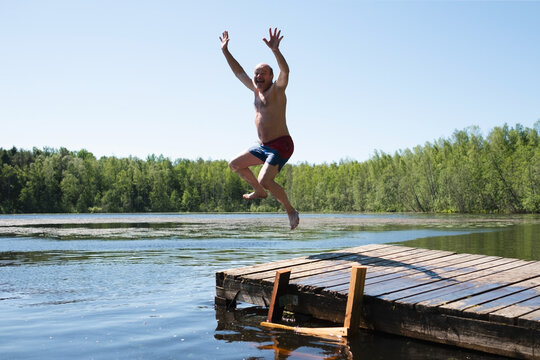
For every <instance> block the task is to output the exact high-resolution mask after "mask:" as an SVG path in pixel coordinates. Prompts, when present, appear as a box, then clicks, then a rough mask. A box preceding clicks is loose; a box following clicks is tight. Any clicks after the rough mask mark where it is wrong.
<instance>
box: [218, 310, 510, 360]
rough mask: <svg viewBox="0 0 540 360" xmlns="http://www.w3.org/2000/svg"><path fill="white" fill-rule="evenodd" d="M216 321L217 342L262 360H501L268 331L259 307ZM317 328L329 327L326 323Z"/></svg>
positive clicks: (394, 339)
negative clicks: (241, 346)
mask: <svg viewBox="0 0 540 360" xmlns="http://www.w3.org/2000/svg"><path fill="white" fill-rule="evenodd" d="M216 320H217V323H218V325H217V327H216V331H215V332H214V337H215V338H216V339H218V340H221V341H227V342H245V343H252V344H253V346H255V347H256V348H257V349H259V350H262V351H264V352H266V353H267V352H270V353H272V354H273V357H268V356H266V355H265V356H264V358H265V359H267V358H273V359H327V360H330V359H344V360H345V359H347V360H349V359H351V360H352V359H366V360H373V359H416V360H448V359H475V360H495V359H498V360H500V359H503V358H502V357H499V356H495V355H490V354H484V353H477V352H474V351H469V350H464V349H458V348H454V347H451V346H444V345H438V344H433V343H427V342H423V341H419V340H414V339H407V338H403V337H398V336H393V335H388V334H381V333H373V332H368V331H360V332H359V333H358V334H356V335H355V336H353V337H350V338H347V339H345V338H344V339H336V340H329V339H321V338H317V337H313V336H306V335H300V334H296V333H292V332H290V331H286V330H278V329H272V330H269V329H268V328H264V327H262V326H260V325H259V324H260V322H261V321H265V320H266V310H265V309H262V308H259V307H247V308H242V309H229V310H227V309H226V308H225V307H219V306H218V307H216ZM312 325H313V323H310V326H312ZM317 325H319V326H329V324H325V323H321V324H317Z"/></svg>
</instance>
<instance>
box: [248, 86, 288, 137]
mask: <svg viewBox="0 0 540 360" xmlns="http://www.w3.org/2000/svg"><path fill="white" fill-rule="evenodd" d="M286 106H287V97H286V96H285V91H284V89H280V88H277V87H276V86H275V84H272V86H270V88H269V89H268V90H266V91H265V92H259V91H255V126H256V127H257V134H258V136H259V139H260V140H261V141H262V142H268V141H271V140H274V139H277V138H278V137H281V136H285V135H289V130H288V129H287V122H286V118H285V109H286Z"/></svg>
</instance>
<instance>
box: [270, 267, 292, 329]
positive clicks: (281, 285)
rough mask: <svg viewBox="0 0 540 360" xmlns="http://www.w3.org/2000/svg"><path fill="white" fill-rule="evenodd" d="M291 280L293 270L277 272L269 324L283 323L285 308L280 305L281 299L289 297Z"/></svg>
mask: <svg viewBox="0 0 540 360" xmlns="http://www.w3.org/2000/svg"><path fill="white" fill-rule="evenodd" d="M290 278H291V269H282V270H278V271H276V278H275V280H274V288H273V289H272V299H271V300H270V308H269V309H268V318H267V320H266V321H267V322H269V323H276V322H279V321H281V317H282V316H283V309H284V306H283V305H281V304H280V303H279V298H280V297H282V296H284V295H287V287H288V286H289V279H290Z"/></svg>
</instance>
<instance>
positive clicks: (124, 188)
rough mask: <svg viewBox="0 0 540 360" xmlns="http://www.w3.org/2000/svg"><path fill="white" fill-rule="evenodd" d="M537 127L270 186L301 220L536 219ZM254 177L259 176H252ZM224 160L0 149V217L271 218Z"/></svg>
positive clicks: (297, 168)
mask: <svg viewBox="0 0 540 360" xmlns="http://www.w3.org/2000/svg"><path fill="white" fill-rule="evenodd" d="M539 132H540V121H538V122H537V123H536V124H535V126H534V128H533V129H530V128H526V127H523V126H521V125H516V126H515V127H514V128H511V127H509V126H507V125H505V126H502V127H496V128H494V129H492V130H491V131H490V133H489V135H488V136H487V138H483V136H482V135H480V131H479V129H478V128H475V127H471V128H467V129H465V130H460V131H456V132H454V134H453V135H452V136H451V137H450V138H441V139H439V140H437V141H435V142H434V143H429V142H428V143H426V144H424V145H423V146H420V145H419V146H417V147H415V148H414V149H406V150H400V151H397V152H396V153H394V154H393V155H391V154H386V153H383V152H376V153H375V154H374V155H373V156H372V157H371V158H370V159H369V160H367V161H365V162H357V161H352V160H342V161H340V162H339V163H331V164H326V163H325V164H308V163H301V164H297V165H286V166H285V167H284V168H283V170H282V171H281V173H280V174H279V175H278V177H277V181H278V182H279V183H280V184H282V185H283V186H284V187H285V189H286V191H287V193H288V194H289V197H290V200H291V202H292V204H293V205H294V206H295V207H297V208H298V209H299V210H300V211H309V212H331V211H360V212H402V211H407V212H410V211H412V212H458V213H492V212H497V213H499V212H500V213H539V212H540V146H539V136H538V134H539ZM256 171H258V170H257V169H256ZM248 191H250V189H249V188H248V186H247V185H246V184H245V183H244V182H243V181H242V180H241V179H240V178H239V177H238V176H237V175H236V174H234V173H233V172H232V171H231V170H230V169H229V168H228V164H227V162H226V161H223V160H222V161H205V160H202V159H199V160H187V159H178V160H175V161H171V160H170V159H168V158H164V157H163V156H159V157H157V156H155V155H152V156H149V157H148V158H147V159H146V160H141V159H138V158H135V157H129V158H116V157H101V158H99V159H97V158H96V157H95V156H94V155H93V154H92V153H90V152H88V151H86V150H80V151H69V150H67V149H65V148H61V149H59V150H58V149H50V148H44V149H37V148H34V149H33V150H32V151H29V150H23V149H17V148H15V147H14V148H12V149H3V148H0V213H5V214H10V213H57V212H79V213H85V212H148V211H152V212H176V211H182V212H184V211H190V212H232V211H278V210H280V207H279V204H278V203H277V201H276V200H275V199H273V198H272V197H268V198H267V199H265V200H257V201H254V202H246V201H244V200H243V199H242V194H243V193H245V192H248Z"/></svg>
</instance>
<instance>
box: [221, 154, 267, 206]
mask: <svg viewBox="0 0 540 360" xmlns="http://www.w3.org/2000/svg"><path fill="white" fill-rule="evenodd" d="M262 163H263V162H262V160H261V159H259V158H257V157H256V156H254V155H252V154H251V153H250V152H249V151H246V152H244V153H242V154H240V155H238V156H237V157H236V158H234V159H233V160H231V161H230V162H229V167H230V168H231V170H232V171H234V172H235V173H237V174H238V175H240V177H241V178H242V179H244V181H245V182H247V183H248V184H249V185H251V187H252V188H253V192H252V193H250V194H244V199H248V200H249V199H257V198H265V197H267V196H268V195H267V194H266V190H264V188H263V187H262V185H261V184H260V183H259V182H258V181H257V178H255V175H253V172H252V171H251V170H250V169H249V167H250V166H254V165H260V164H262Z"/></svg>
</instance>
